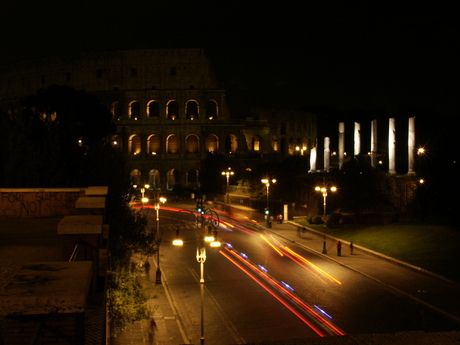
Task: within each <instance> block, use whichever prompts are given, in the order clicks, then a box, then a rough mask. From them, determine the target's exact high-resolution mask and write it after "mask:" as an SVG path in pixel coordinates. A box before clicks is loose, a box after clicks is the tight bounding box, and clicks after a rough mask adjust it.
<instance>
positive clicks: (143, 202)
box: [141, 184, 150, 209]
mask: <svg viewBox="0 0 460 345" xmlns="http://www.w3.org/2000/svg"><path fill="white" fill-rule="evenodd" d="M149 188H150V185H148V184H146V185H144V187H142V188H141V194H142V197H141V203H142V209H143V208H144V204H145V203H146V202H149V198H146V197H145V190H146V189H149Z"/></svg>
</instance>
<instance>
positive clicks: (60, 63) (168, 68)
mask: <svg viewBox="0 0 460 345" xmlns="http://www.w3.org/2000/svg"><path fill="white" fill-rule="evenodd" d="M49 85H65V86H69V87H72V88H73V89H75V90H84V91H86V92H88V93H90V94H93V95H96V96H97V97H98V98H99V99H100V101H101V102H103V103H104V104H105V105H106V106H107V108H109V109H110V110H111V113H112V117H113V121H114V122H115V123H116V125H117V134H116V135H114V136H113V137H112V138H111V139H110V140H111V144H112V145H113V146H114V147H116V148H118V149H120V150H122V151H123V152H124V153H125V154H126V156H127V162H128V166H129V169H130V171H131V177H132V182H133V184H144V183H148V184H150V186H152V188H157V189H159V188H160V186H161V188H162V189H165V190H171V189H172V188H173V187H174V186H175V185H178V184H179V185H182V186H184V187H187V188H192V189H194V188H199V187H200V182H199V181H200V179H199V176H200V171H201V169H202V162H203V160H205V159H206V157H208V156H209V155H222V156H223V157H224V159H225V162H227V163H228V166H232V167H238V168H237V169H251V167H253V166H254V165H256V164H258V163H261V162H279V161H281V160H283V159H285V158H286V157H287V156H289V155H306V154H308V153H309V151H310V149H311V147H312V145H314V143H315V141H316V116H315V114H312V113H308V112H305V111H300V110H274V109H253V110H251V111H249V113H248V114H232V113H231V111H230V110H229V109H228V106H227V103H226V90H225V87H224V86H223V84H222V83H220V82H219V81H218V80H217V79H216V76H215V74H214V73H213V69H212V66H211V62H210V60H209V59H208V57H207V55H206V54H205V51H204V50H203V49H145V50H123V51H105V52H93V53H81V54H80V55H78V56H75V57H73V58H64V57H49V58H44V59H36V60H28V61H21V62H17V63H10V64H8V65H4V66H1V67H0V107H1V108H2V109H3V110H6V111H8V112H14V111H16V109H17V104H18V101H19V100H20V99H22V98H23V97H25V96H28V95H32V94H35V93H36V92H37V90H39V89H41V88H46V87H47V86H49Z"/></svg>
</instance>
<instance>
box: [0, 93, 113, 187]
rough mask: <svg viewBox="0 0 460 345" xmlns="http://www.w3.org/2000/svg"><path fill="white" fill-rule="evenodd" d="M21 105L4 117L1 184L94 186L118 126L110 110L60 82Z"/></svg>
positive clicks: (10, 185) (2, 124) (17, 185)
mask: <svg viewBox="0 0 460 345" xmlns="http://www.w3.org/2000/svg"><path fill="white" fill-rule="evenodd" d="M21 104H22V108H21V110H20V111H19V112H17V113H15V114H10V115H6V114H3V115H2V116H1V127H0V131H1V132H2V133H1V134H2V135H1V137H2V139H0V140H1V144H2V149H1V150H2V151H1V166H2V173H1V175H0V179H1V185H2V186H4V187H81V186H84V185H88V183H89V181H88V180H91V176H92V175H93V174H89V175H88V173H89V171H92V172H93V173H94V175H98V174H97V169H93V168H91V167H90V166H91V164H94V163H96V162H98V161H99V158H98V157H100V155H101V154H102V151H103V149H102V147H103V146H104V144H105V143H107V142H108V141H107V140H106V138H107V137H108V136H109V135H110V134H111V133H114V130H115V128H114V126H113V125H112V123H111V114H110V112H109V110H108V109H107V108H105V107H104V106H103V105H102V104H101V103H100V101H99V100H98V99H97V98H96V97H94V96H92V95H89V94H87V93H85V92H83V91H75V90H73V89H71V88H69V87H66V86H57V85H53V86H49V87H48V88H47V89H42V90H39V91H38V92H37V93H36V95H33V96H30V97H27V98H26V99H24V100H23V101H22V102H21ZM99 168H100V166H99Z"/></svg>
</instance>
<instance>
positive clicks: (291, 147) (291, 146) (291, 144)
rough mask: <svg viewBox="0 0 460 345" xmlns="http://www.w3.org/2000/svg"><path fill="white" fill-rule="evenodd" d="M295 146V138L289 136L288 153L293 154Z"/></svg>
mask: <svg viewBox="0 0 460 345" xmlns="http://www.w3.org/2000/svg"><path fill="white" fill-rule="evenodd" d="M295 147H296V143H295V139H294V138H292V137H291V138H289V142H288V155H291V156H292V155H294V154H295Z"/></svg>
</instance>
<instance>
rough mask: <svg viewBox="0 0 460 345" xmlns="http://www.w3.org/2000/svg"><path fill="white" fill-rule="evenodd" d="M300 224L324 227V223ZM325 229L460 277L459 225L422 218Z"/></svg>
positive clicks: (338, 235)
mask: <svg viewBox="0 0 460 345" xmlns="http://www.w3.org/2000/svg"><path fill="white" fill-rule="evenodd" d="M302 224H303V225H305V226H307V227H310V228H313V229H316V230H319V231H323V230H324V228H323V225H311V224H307V223H305V222H303V223H302ZM326 233H327V234H329V235H331V236H334V237H337V238H341V239H344V240H346V241H353V243H355V244H357V245H359V246H362V247H366V248H369V249H372V250H374V251H376V252H379V253H382V254H385V255H388V256H391V257H393V258H395V259H398V260H401V261H404V262H407V263H410V264H412V265H415V266H418V267H421V268H424V269H426V270H428V271H431V272H434V273H437V274H440V275H443V276H445V277H447V278H450V279H453V280H456V281H460V262H459V261H460V229H459V228H458V227H454V226H443V225H434V224H426V223H422V222H404V221H400V222H396V223H391V224H386V225H357V224H353V225H351V224H348V225H339V226H337V227H334V228H326Z"/></svg>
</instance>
